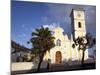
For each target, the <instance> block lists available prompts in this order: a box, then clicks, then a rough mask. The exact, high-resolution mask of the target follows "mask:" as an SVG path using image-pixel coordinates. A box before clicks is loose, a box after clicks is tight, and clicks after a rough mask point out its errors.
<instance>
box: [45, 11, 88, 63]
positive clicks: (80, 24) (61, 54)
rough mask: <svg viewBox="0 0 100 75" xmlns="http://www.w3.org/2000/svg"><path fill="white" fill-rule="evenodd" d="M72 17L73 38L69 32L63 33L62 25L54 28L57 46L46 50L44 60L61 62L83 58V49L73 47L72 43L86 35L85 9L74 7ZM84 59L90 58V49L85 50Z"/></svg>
mask: <svg viewBox="0 0 100 75" xmlns="http://www.w3.org/2000/svg"><path fill="white" fill-rule="evenodd" d="M70 17H71V25H72V27H71V30H72V34H71V35H70V36H71V38H68V36H67V34H66V35H64V34H63V32H64V30H63V29H62V28H61V27H60V26H57V27H56V28H54V30H53V32H54V34H53V36H54V37H55V40H54V43H55V45H56V46H55V47H54V48H52V49H51V50H50V51H49V52H48V51H47V52H46V54H45V56H44V60H48V59H49V60H50V62H51V63H57V64H59V63H63V62H68V61H70V60H71V61H75V60H77V61H79V60H81V59H82V50H80V51H78V49H77V47H76V48H73V47H72V44H73V43H74V41H73V40H75V39H76V38H78V37H82V36H85V35H86V24H85V11H84V10H83V9H72V12H71V15H70ZM84 59H85V60H87V59H88V50H86V51H85V57H84Z"/></svg>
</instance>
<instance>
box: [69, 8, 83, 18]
mask: <svg viewBox="0 0 100 75" xmlns="http://www.w3.org/2000/svg"><path fill="white" fill-rule="evenodd" d="M74 10H77V11H85V10H84V9H83V8H73V9H72V10H71V14H70V16H72V13H73V11H74Z"/></svg>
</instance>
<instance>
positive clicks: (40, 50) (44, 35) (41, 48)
mask: <svg viewBox="0 0 100 75" xmlns="http://www.w3.org/2000/svg"><path fill="white" fill-rule="evenodd" d="M30 42H31V43H32V50H34V51H33V52H34V53H36V54H38V55H39V64H38V68H37V72H38V71H39V70H40V66H41V63H42V61H43V57H44V54H45V53H46V52H47V51H49V50H50V49H51V48H52V47H54V37H53V36H52V34H51V31H50V30H49V29H48V28H44V27H41V28H40V29H36V30H35V32H32V38H31V40H30Z"/></svg>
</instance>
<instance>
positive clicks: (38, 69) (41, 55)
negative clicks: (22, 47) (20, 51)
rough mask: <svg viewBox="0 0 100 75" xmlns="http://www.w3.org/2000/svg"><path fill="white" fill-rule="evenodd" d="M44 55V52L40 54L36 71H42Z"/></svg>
mask: <svg viewBox="0 0 100 75" xmlns="http://www.w3.org/2000/svg"><path fill="white" fill-rule="evenodd" d="M43 57H44V53H43V52H41V53H40V55H39V58H40V61H39V64H38V68H37V71H36V72H39V71H40V67H41V63H42V61H43Z"/></svg>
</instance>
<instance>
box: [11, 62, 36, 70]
mask: <svg viewBox="0 0 100 75" xmlns="http://www.w3.org/2000/svg"><path fill="white" fill-rule="evenodd" d="M33 67H34V68H36V66H35V65H33V62H17V63H12V64H11V70H12V71H21V70H30V69H32V68H33Z"/></svg>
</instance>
